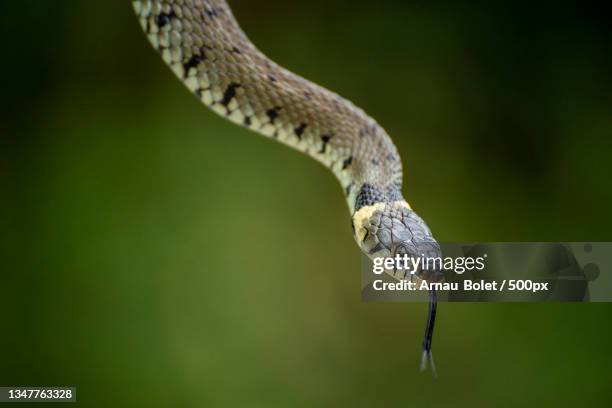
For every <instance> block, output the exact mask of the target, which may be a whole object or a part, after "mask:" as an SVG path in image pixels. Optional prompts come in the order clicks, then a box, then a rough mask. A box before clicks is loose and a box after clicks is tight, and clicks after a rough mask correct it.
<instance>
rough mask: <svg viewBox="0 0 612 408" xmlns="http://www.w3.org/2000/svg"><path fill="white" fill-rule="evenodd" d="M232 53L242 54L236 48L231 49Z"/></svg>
mask: <svg viewBox="0 0 612 408" xmlns="http://www.w3.org/2000/svg"><path fill="white" fill-rule="evenodd" d="M232 52H233V53H235V54H242V52H240V49H238V47H236V46H234V47H232Z"/></svg>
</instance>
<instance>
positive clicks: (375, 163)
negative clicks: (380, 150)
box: [372, 159, 380, 166]
mask: <svg viewBox="0 0 612 408" xmlns="http://www.w3.org/2000/svg"><path fill="white" fill-rule="evenodd" d="M372 164H373V165H374V166H378V165H379V164H380V162H379V161H378V159H372Z"/></svg>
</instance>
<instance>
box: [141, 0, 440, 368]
mask: <svg viewBox="0 0 612 408" xmlns="http://www.w3.org/2000/svg"><path fill="white" fill-rule="evenodd" d="M133 5H134V9H135V11H136V14H137V16H138V19H139V21H140V24H141V26H142V28H143V30H144V31H145V33H146V35H147V37H148V38H149V40H150V42H151V44H152V45H153V47H154V48H155V49H156V50H157V51H158V52H159V53H160V54H161V57H162V59H163V60H164V61H165V62H166V63H167V64H168V65H169V66H170V68H171V69H172V71H173V72H174V73H175V74H176V75H177V76H178V78H180V80H181V81H182V82H183V83H184V84H185V85H186V86H187V88H188V89H189V90H190V91H191V92H192V93H193V94H194V95H195V96H196V97H197V98H198V99H200V100H201V101H202V102H203V103H204V104H205V105H206V106H208V107H210V108H211V109H212V110H214V111H215V112H217V113H218V114H219V115H221V116H223V117H226V118H227V119H229V120H231V121H232V122H234V123H237V124H239V125H241V126H244V127H246V128H249V129H251V130H254V131H255V132H258V133H260V134H262V135H264V136H267V137H269V138H272V139H275V140H277V141H279V142H281V143H284V144H286V145H288V146H291V147H293V148H295V149H297V150H300V151H302V152H304V153H306V154H307V155H309V156H310V157H312V158H314V159H315V160H317V161H319V162H321V163H322V164H323V165H324V166H326V167H328V168H329V169H330V170H331V171H332V172H333V174H334V175H335V176H336V178H337V179H338V180H339V182H340V184H341V185H342V188H343V189H344V192H345V195H346V200H347V203H348V207H349V211H350V213H351V221H352V227H353V233H354V237H355V240H356V241H357V244H358V245H359V247H360V248H361V250H362V251H363V252H364V253H365V254H366V255H367V256H368V257H370V258H372V259H374V258H377V257H388V256H395V255H396V254H409V255H414V256H422V255H426V256H437V254H439V250H440V249H439V246H438V244H437V243H436V241H435V240H434V239H433V237H432V235H431V232H430V230H429V228H428V227H427V225H426V224H425V222H424V221H423V220H422V219H421V218H420V217H419V216H418V215H417V214H416V213H415V212H414V211H413V210H412V209H411V208H410V206H409V205H408V203H407V202H406V200H404V198H403V196H402V193H401V188H402V163H401V159H400V156H399V153H398V151H397V148H396V147H395V145H394V144H393V141H392V140H391V138H390V137H389V136H388V135H387V133H386V132H385V130H384V129H383V128H382V127H381V126H380V125H379V124H378V123H377V122H376V121H375V120H374V119H372V118H371V117H370V116H368V115H367V114H366V113H365V112H364V111H363V110H361V109H360V108H358V107H356V106H355V105H353V104H352V103H351V102H350V101H348V100H346V99H344V98H342V97H341V96H339V95H337V94H335V93H333V92H331V91H329V90H327V89H325V88H323V87H321V86H318V85H316V84H314V83H312V82H310V81H308V80H306V79H304V78H302V77H300V76H298V75H296V74H294V73H292V72H290V71H288V70H286V69H284V68H282V67H281V66H279V65H277V64H276V63H274V62H273V61H271V60H270V59H269V58H267V57H266V56H265V55H264V54H263V53H262V52H261V51H259V50H258V49H257V48H256V47H255V46H254V45H253V43H252V42H251V41H250V40H249V39H248V38H247V36H246V35H245V34H244V32H243V31H242V30H241V28H240V26H239V25H238V23H237V21H236V19H235V18H234V16H233V14H232V12H231V10H230V8H229V6H228V5H227V3H226V2H225V1H224V0H151V1H149V0H141V1H134V2H133ZM393 274H395V272H393ZM394 277H395V278H398V279H405V278H407V276H406V275H405V272H403V271H398V272H397V275H396V276H394ZM424 279H426V278H424ZM432 313H433V316H432ZM432 317H433V318H435V293H434V292H431V296H430V318H429V319H428V322H429V323H428V325H427V329H426V336H425V341H424V343H423V349H424V353H423V356H424V357H429V359H431V336H432V333H433V318H432ZM424 361H425V360H424ZM432 362H433V361H432Z"/></svg>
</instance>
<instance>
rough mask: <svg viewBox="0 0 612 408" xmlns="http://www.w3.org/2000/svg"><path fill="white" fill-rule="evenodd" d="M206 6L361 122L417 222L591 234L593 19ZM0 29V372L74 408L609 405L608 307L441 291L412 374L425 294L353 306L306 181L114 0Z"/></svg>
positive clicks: (431, 9) (401, 7) (328, 193)
mask: <svg viewBox="0 0 612 408" xmlns="http://www.w3.org/2000/svg"><path fill="white" fill-rule="evenodd" d="M579 4H580V5H579ZM232 5H233V8H234V11H235V14H236V16H237V17H238V19H239V21H240V22H241V23H242V25H243V28H244V29H245V31H246V32H247V33H248V34H249V36H250V37H251V39H252V40H253V41H254V42H255V43H256V44H257V45H258V46H259V47H260V48H261V49H262V50H263V51H264V52H266V53H267V54H268V55H269V56H270V57H271V58H273V59H274V60H275V61H277V62H279V63H281V64H282V65H284V66H286V67H288V68H289V69H291V70H293V71H295V72H298V73H300V74H302V75H304V76H305V77H307V78H309V79H312V80H314V81H316V82H318V83H320V84H322V85H324V86H327V87H329V88H331V89H333V90H335V91H337V92H338V93H340V94H342V95H343V96H345V97H347V98H349V99H351V100H353V101H354V102H355V103H357V104H358V105H359V106H361V107H363V108H364V109H365V110H366V111H367V112H369V113H370V114H371V115H372V116H374V117H375V118H376V119H377V120H378V121H379V122H380V123H381V124H382V125H383V126H384V127H385V128H386V129H387V130H388V132H389V134H390V135H392V137H393V138H394V140H395V142H396V144H397V146H398V148H399V150H400V152H401V154H402V158H403V160H404V167H405V185H404V193H405V196H406V197H407V198H408V200H409V201H410V203H411V204H412V206H413V207H414V208H415V209H416V210H417V211H418V213H419V214H420V215H421V216H422V217H423V218H424V219H425V220H426V221H427V222H428V224H429V226H430V227H431V229H432V231H433V232H434V234H435V236H436V237H437V238H438V239H439V240H441V241H598V240H601V241H610V240H611V238H610V237H611V234H610V229H611V227H612V219H611V217H610V215H609V208H610V201H611V200H612V191H611V189H610V174H611V170H612V164H611V163H610V136H611V135H612V115H611V109H610V108H611V103H612V96H611V95H612V92H611V90H612V86H611V85H612V83H611V82H612V80H611V78H610V72H611V71H612V53H611V52H610V47H609V45H610V43H611V42H610V40H611V39H612V33H611V31H610V28H609V27H610V26H609V21H608V20H607V17H606V16H605V13H604V11H603V10H599V9H598V8H597V7H595V6H590V5H589V4H588V3H584V2H580V3H578V2H575V3H574V2H554V3H550V4H547V3H539V4H528V5H527V4H524V5H521V4H519V3H518V2H489V1H484V0H483V1H480V2H461V4H459V2H450V1H449V2H441V3H440V2H435V4H433V3H430V2H408V1H398V2H393V1H348V0H344V1H343V0H309V1H306V0H304V1H295V2H294V1H291V2H286V1H282V0H275V1H267V0H251V1H247V0H236V1H232ZM0 23H1V24H0V27H1V30H2V64H1V68H0V69H1V76H0V78H2V98H1V101H0V108H1V113H0V115H1V121H0V134H1V138H0V180H1V182H0V183H1V184H0V188H1V190H0V211H1V214H2V216H1V218H0V222H1V224H0V231H2V234H1V235H0V242H1V246H0V248H2V253H1V254H2V262H1V264H0V265H1V266H0V268H1V273H0V310H1V311H2V313H1V316H2V317H1V319H0V384H1V385H7V386H8V385H48V386H50V385H74V386H76V387H77V388H78V399H79V403H78V405H81V406H87V407H89V406H91V407H94V406H100V407H109V406H113V407H122V406H125V407H135V406H146V407H166V406H173V407H311V406H317V407H318V406H350V407H361V406H363V407H372V406H377V407H378V406H381V407H406V406H418V407H423V406H425V407H427V406H431V407H436V406H453V407H458V406H459V407H488V406H536V405H537V406H609V405H610V403H611V402H612V389H611V388H610V386H609V384H610V374H609V373H610V371H609V366H610V363H611V362H612V356H611V355H610V352H609V349H608V346H609V345H610V342H611V341H612V329H611V328H610V327H611V326H610V317H611V312H612V306H611V305H609V304H447V303H445V304H442V305H441V306H440V308H439V316H438V327H437V331H436V336H435V339H434V355H435V357H436V361H437V364H438V369H439V373H440V375H439V379H438V380H437V381H435V382H434V381H432V379H431V376H430V374H429V373H419V372H418V360H419V353H420V343H421V336H422V333H423V329H424V324H425V317H426V305H425V304H374V303H363V302H362V301H361V300H360V254H359V250H358V248H357V246H356V245H355V244H354V242H353V238H352V237H351V228H350V220H349V214H348V212H347V209H346V204H345V202H344V198H343V195H342V191H341V188H340V187H339V186H338V185H337V183H336V181H335V180H334V178H333V177H332V176H331V174H329V173H328V171H327V170H326V169H325V168H323V167H322V166H320V165H318V164H316V163H315V162H314V161H312V160H311V159H310V158H308V157H306V156H302V155H301V154H299V153H298V152H296V151H292V150H290V149H288V148H286V147H284V146H282V145H280V144H277V143H273V142H271V141H269V140H266V139H265V138H262V137H259V136H256V135H255V134H253V133H250V132H249V131H247V130H246V129H242V128H239V127H237V126H235V125H233V124H231V123H229V122H226V121H224V120H222V119H221V118H219V117H218V116H216V115H215V114H213V113H212V112H209V111H208V110H206V109H205V108H204V107H202V106H200V104H199V103H198V101H197V100H196V99H195V98H194V97H192V96H191V95H190V94H189V92H188V91H187V90H186V89H184V87H183V86H182V85H181V84H180V83H179V82H178V81H177V80H176V78H174V76H173V75H172V74H171V72H170V70H169V69H168V68H167V67H166V66H165V65H164V64H163V63H162V61H161V59H160V58H159V57H158V56H157V55H156V54H155V53H154V52H153V50H152V48H151V47H150V45H149V44H148V42H147V41H146V39H145V37H144V35H143V34H142V33H141V30H140V27H139V25H138V23H137V21H136V19H135V17H134V16H133V13H132V11H131V7H130V5H129V4H128V2H124V1H76V0H70V1H69V0H64V1H61V2H58V1H53V2H52V1H42V0H38V1H34V0H21V1H3V2H2V13H0ZM602 273H609V271H602Z"/></svg>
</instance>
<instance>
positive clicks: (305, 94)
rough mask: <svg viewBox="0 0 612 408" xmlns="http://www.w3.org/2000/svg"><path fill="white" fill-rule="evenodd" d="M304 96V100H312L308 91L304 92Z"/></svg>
mask: <svg viewBox="0 0 612 408" xmlns="http://www.w3.org/2000/svg"><path fill="white" fill-rule="evenodd" d="M304 96H305V97H306V99H308V100H311V99H312V94H311V93H310V92H308V91H304Z"/></svg>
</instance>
